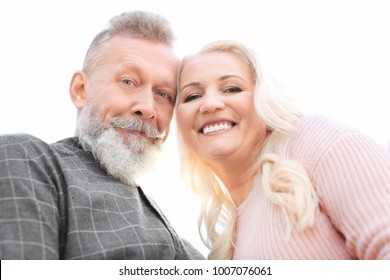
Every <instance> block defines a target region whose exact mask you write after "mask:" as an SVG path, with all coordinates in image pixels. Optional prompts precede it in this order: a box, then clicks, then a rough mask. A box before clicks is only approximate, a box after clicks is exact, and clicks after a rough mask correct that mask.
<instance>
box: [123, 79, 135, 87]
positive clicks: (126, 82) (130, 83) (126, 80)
mask: <svg viewBox="0 0 390 280" xmlns="http://www.w3.org/2000/svg"><path fill="white" fill-rule="evenodd" d="M122 83H124V84H125V85H127V86H131V85H134V83H133V81H132V80H130V79H122Z"/></svg>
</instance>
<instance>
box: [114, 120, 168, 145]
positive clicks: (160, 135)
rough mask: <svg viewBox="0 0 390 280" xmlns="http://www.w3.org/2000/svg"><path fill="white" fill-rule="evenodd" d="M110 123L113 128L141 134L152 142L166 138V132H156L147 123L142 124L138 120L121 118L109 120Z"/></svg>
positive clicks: (142, 122)
mask: <svg viewBox="0 0 390 280" xmlns="http://www.w3.org/2000/svg"><path fill="white" fill-rule="evenodd" d="M110 123H111V125H112V126H113V127H116V128H121V129H124V130H132V131H138V132H141V133H143V134H144V135H145V136H146V137H148V138H150V139H152V140H162V139H164V138H165V136H166V134H167V133H166V131H162V132H160V131H158V130H157V129H155V128H154V127H153V125H152V124H151V123H149V122H144V121H142V120H140V119H139V118H133V119H123V118H110Z"/></svg>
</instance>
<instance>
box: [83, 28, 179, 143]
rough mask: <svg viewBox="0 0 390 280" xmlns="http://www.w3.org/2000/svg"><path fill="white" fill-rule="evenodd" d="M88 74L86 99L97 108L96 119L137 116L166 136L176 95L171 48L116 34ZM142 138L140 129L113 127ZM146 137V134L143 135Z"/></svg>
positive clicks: (103, 121) (107, 119) (121, 132)
mask: <svg viewBox="0 0 390 280" xmlns="http://www.w3.org/2000/svg"><path fill="white" fill-rule="evenodd" d="M100 57H101V58H100V60H99V62H98V63H97V64H96V65H97V66H96V67H95V69H93V71H92V73H91V74H90V75H89V76H88V79H87V82H86V85H85V92H86V95H87V101H88V103H89V104H92V105H93V106H94V107H96V108H98V110H99V113H98V119H99V121H100V122H101V123H102V124H109V123H110V119H112V118H122V119H131V118H139V119H140V120H142V121H143V122H148V123H150V124H151V125H152V126H153V127H154V128H155V129H156V130H158V131H160V132H165V133H166V135H168V132H169V125H170V121H171V119H172V114H173V108H174V102H175V98H176V70H177V66H178V59H177V57H176V56H175V54H174V52H173V50H172V48H170V47H168V46H166V45H163V44H160V43H155V42H152V41H148V40H144V39H133V38H128V37H124V36H116V37H113V38H111V39H110V40H109V41H108V42H107V46H106V48H105V49H104V50H103V52H102V55H101V56H100ZM117 132H118V133H119V134H120V135H122V136H123V137H124V138H125V139H126V137H127V135H128V134H133V135H134V136H137V137H140V138H145V137H146V135H145V134H144V133H143V132H142V131H137V130H124V129H120V128H118V129H117ZM146 138H147V137H146Z"/></svg>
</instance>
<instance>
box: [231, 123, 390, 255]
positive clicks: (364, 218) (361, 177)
mask: <svg viewBox="0 0 390 280" xmlns="http://www.w3.org/2000/svg"><path fill="white" fill-rule="evenodd" d="M286 156H287V158H290V159H295V160H297V161H299V162H300V163H301V164H302V165H303V166H304V167H305V169H306V170H307V172H308V174H309V177H310V179H311V180H312V182H313V184H314V187H315V189H316V191H317V193H318V196H319V202H320V213H319V215H318V217H317V220H316V223H315V225H314V226H313V227H312V228H310V229H307V230H305V231H304V232H301V233H298V232H296V231H293V232H292V234H291V235H290V237H289V239H287V224H286V220H285V216H284V215H283V214H282V213H281V211H280V210H279V208H278V207H277V206H275V205H273V204H272V203H271V202H270V201H269V200H268V199H267V198H266V197H265V196H264V194H263V190H262V186H261V184H260V180H259V179H258V180H257V181H256V183H255V185H254V187H253V189H252V191H251V193H250V194H249V196H248V197H247V198H246V200H245V201H244V202H243V203H242V204H241V205H240V206H239V208H238V223H237V243H236V248H235V252H234V257H233V258H234V259H285V260H288V259H390V153H389V152H388V151H387V150H386V148H385V147H383V146H381V145H379V144H377V143H375V142H374V141H373V140H372V139H370V138H368V137H367V136H365V135H364V134H362V133H360V132H358V131H356V130H353V129H352V128H349V127H347V126H344V125H342V124H338V123H335V122H332V121H330V120H328V119H326V118H323V117H319V116H313V117H308V118H306V119H304V120H303V121H302V123H301V125H300V127H299V129H298V131H297V133H296V134H294V135H293V136H291V138H290V139H289V141H288V144H287V154H286Z"/></svg>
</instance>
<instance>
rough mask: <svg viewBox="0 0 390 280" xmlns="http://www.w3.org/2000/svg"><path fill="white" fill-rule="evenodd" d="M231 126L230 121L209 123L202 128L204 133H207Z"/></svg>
mask: <svg viewBox="0 0 390 280" xmlns="http://www.w3.org/2000/svg"><path fill="white" fill-rule="evenodd" d="M231 127H233V125H232V124H231V123H230V122H222V123H217V124H211V125H207V126H205V127H204V128H203V133H204V134H209V133H212V132H217V131H220V130H225V129H228V128H231Z"/></svg>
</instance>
